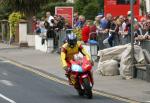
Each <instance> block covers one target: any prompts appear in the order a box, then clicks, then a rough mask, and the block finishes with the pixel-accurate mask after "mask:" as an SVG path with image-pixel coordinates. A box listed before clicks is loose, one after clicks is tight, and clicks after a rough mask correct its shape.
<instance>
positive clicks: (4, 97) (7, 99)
mask: <svg viewBox="0 0 150 103" xmlns="http://www.w3.org/2000/svg"><path fill="white" fill-rule="evenodd" d="M0 97H1V98H3V99H5V100H6V101H8V102H10V103H16V102H15V101H13V100H11V99H9V98H7V97H6V96H4V95H2V94H1V93H0Z"/></svg>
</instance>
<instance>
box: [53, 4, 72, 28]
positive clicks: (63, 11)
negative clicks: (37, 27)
mask: <svg viewBox="0 0 150 103" xmlns="http://www.w3.org/2000/svg"><path fill="white" fill-rule="evenodd" d="M55 14H56V15H61V16H62V17H64V18H65V21H66V22H67V23H68V25H69V26H70V27H73V7H55Z"/></svg>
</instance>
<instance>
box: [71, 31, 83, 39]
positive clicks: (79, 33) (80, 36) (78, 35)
mask: <svg viewBox="0 0 150 103" xmlns="http://www.w3.org/2000/svg"><path fill="white" fill-rule="evenodd" d="M73 33H74V34H76V36H77V38H78V40H81V38H82V30H81V28H75V29H73Z"/></svg>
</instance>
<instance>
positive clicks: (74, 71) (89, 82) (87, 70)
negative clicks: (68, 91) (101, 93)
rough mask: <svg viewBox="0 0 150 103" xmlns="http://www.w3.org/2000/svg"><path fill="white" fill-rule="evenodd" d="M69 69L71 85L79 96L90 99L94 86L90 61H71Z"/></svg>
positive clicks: (84, 58)
mask: <svg viewBox="0 0 150 103" xmlns="http://www.w3.org/2000/svg"><path fill="white" fill-rule="evenodd" d="M70 63H71V68H70V72H69V76H68V78H69V80H70V82H71V85H73V86H74V88H75V89H76V90H77V92H78V94H79V96H84V95H85V96H87V98H89V99H91V98H92V97H93V95H92V87H93V84H94V81H93V77H92V72H91V70H92V64H91V62H90V61H88V60H87V59H86V57H83V58H82V59H80V60H78V61H75V60H71V61H70Z"/></svg>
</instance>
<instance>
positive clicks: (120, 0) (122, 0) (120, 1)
mask: <svg viewBox="0 0 150 103" xmlns="http://www.w3.org/2000/svg"><path fill="white" fill-rule="evenodd" d="M133 2H134V4H135V3H136V0H133ZM117 4H130V0H117Z"/></svg>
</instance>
